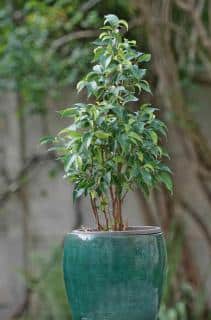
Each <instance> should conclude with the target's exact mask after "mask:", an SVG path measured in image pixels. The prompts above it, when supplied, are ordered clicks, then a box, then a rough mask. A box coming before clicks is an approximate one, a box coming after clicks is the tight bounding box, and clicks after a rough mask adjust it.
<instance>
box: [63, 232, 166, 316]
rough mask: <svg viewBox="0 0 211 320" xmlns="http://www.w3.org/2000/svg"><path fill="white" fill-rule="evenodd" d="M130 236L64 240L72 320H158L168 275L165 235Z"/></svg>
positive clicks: (81, 235)
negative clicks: (163, 288) (164, 283)
mask: <svg viewBox="0 0 211 320" xmlns="http://www.w3.org/2000/svg"><path fill="white" fill-rule="evenodd" d="M131 231H132V230H130V231H129V230H128V231H120V232H118V231H117V232H85V231H75V232H73V233H70V234H68V235H67V236H66V238H65V246H64V279H65V284H66V289H67V295H68V300H69V303H70V305H71V309H72V314H73V320H117V319H121V320H140V319H141V320H155V319H156V317H157V313H158V310H159V304H160V299H161V294H162V287H163V281H164V278H165V271H166V250H165V243H164V239H163V235H162V233H161V232H157V233H156V232H155V233H148V234H142V233H141V234H140V233H137V232H135V233H134V230H133V232H132V233H131ZM139 231H140V230H139ZM145 231H146V230H145ZM148 231H149V229H148ZM128 232H129V234H128Z"/></svg>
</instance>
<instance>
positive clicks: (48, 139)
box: [40, 136, 55, 144]
mask: <svg viewBox="0 0 211 320" xmlns="http://www.w3.org/2000/svg"><path fill="white" fill-rule="evenodd" d="M54 141H55V137H52V136H45V137H42V138H41V139H40V144H46V143H53V142H54Z"/></svg>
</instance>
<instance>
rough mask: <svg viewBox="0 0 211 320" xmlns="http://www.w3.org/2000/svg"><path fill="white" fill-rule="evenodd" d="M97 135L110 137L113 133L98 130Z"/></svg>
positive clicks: (100, 137)
mask: <svg viewBox="0 0 211 320" xmlns="http://www.w3.org/2000/svg"><path fill="white" fill-rule="evenodd" d="M95 136H96V137H97V138H99V139H108V138H109V137H110V136H111V134H110V133H107V132H104V131H100V130H98V131H96V132H95Z"/></svg>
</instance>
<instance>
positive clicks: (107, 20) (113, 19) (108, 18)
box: [104, 14, 119, 28]
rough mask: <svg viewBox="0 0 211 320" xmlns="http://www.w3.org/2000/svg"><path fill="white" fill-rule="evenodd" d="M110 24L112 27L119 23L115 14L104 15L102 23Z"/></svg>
mask: <svg viewBox="0 0 211 320" xmlns="http://www.w3.org/2000/svg"><path fill="white" fill-rule="evenodd" d="M107 23H108V24H110V25H111V26H112V27H115V28H116V27H118V25H119V18H118V17H117V16H116V15H115V14H107V15H106V16H105V22H104V24H107Z"/></svg>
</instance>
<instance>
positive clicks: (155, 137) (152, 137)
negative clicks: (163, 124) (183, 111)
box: [150, 131, 158, 144]
mask: <svg viewBox="0 0 211 320" xmlns="http://www.w3.org/2000/svg"><path fill="white" fill-rule="evenodd" d="M150 136H151V139H152V141H153V143H154V144H158V135H157V133H156V132H155V131H150Z"/></svg>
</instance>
